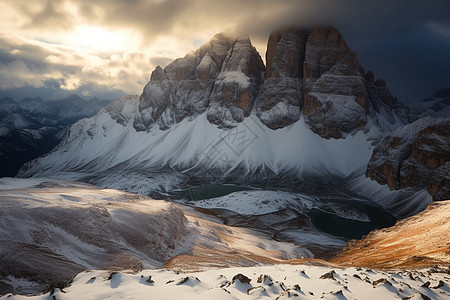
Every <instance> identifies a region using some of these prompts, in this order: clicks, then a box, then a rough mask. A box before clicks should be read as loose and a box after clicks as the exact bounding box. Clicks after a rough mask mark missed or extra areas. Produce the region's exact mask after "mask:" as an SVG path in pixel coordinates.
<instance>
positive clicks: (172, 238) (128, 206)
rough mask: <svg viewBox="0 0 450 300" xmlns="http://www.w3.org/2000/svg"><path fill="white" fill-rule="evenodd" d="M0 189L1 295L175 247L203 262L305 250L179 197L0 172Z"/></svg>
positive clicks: (279, 258)
mask: <svg viewBox="0 0 450 300" xmlns="http://www.w3.org/2000/svg"><path fill="white" fill-rule="evenodd" d="M0 197H1V199H2V209H1V210H0V228H1V230H0V237H1V238H0V245H1V246H0V266H1V270H0V297H1V295H4V294H6V293H13V292H14V293H21V294H30V293H35V294H37V293H41V292H43V291H51V290H52V288H54V287H56V286H58V287H62V286H65V285H66V283H67V282H68V281H70V280H71V279H72V278H73V277H74V276H75V275H76V274H77V273H79V272H82V271H85V270H92V269H103V270H115V271H119V270H133V271H134V272H137V271H140V270H142V269H143V268H162V267H163V265H164V264H165V263H167V262H168V261H169V260H170V259H171V258H173V257H175V256H177V255H180V254H183V255H191V256H192V257H195V258H196V261H198V262H200V261H202V262H203V267H204V268H205V267H207V266H216V267H218V266H222V267H230V266H251V265H255V264H258V263H268V262H270V263H283V262H284V263H289V260H290V259H300V258H304V257H310V256H311V253H310V252H309V251H308V250H306V249H305V248H303V247H301V246H298V245H295V244H293V243H284V242H279V241H274V240H273V239H272V237H271V236H270V235H268V234H266V233H263V232H259V231H256V230H251V229H242V228H237V227H230V226H227V225H224V224H221V223H220V222H217V221H211V217H210V216H208V215H206V214H203V213H200V212H194V211H193V210H190V209H189V208H188V207H185V206H183V205H181V204H174V203H170V202H166V201H161V200H154V199H151V198H149V197H146V196H140V195H136V194H129V193H126V192H123V191H118V190H107V189H101V188H98V187H95V186H91V185H88V184H82V183H74V182H68V181H58V180H46V179H16V178H1V179H0ZM224 257H226V258H227V259H225V260H224ZM173 263H174V262H172V264H173ZM194 265H195V264H192V265H191V266H190V267H191V268H194ZM201 265H202V264H201V263H199V264H198V265H197V268H201ZM180 267H181V265H180ZM187 267H188V266H187ZM187 267H185V268H187ZM87 298H89V297H87Z"/></svg>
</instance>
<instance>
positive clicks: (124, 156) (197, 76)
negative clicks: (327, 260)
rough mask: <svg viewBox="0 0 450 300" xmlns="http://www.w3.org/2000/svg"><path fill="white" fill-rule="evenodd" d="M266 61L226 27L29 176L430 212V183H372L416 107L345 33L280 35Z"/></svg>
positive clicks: (83, 128)
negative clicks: (287, 193)
mask: <svg viewBox="0 0 450 300" xmlns="http://www.w3.org/2000/svg"><path fill="white" fill-rule="evenodd" d="M266 63H267V66H266V67H265V66H264V64H263V62H262V60H261V58H260V56H259V54H258V53H257V51H256V50H255V48H254V47H253V46H252V45H251V42H250V40H249V39H248V37H242V36H239V37H233V36H228V35H226V34H217V35H215V36H214V37H213V38H212V39H211V40H210V41H209V42H207V43H206V44H205V45H203V46H201V47H200V48H199V49H197V50H195V51H192V52H189V53H188V54H186V56H185V57H183V58H179V59H176V60H174V61H173V62H172V63H170V64H169V65H168V66H166V67H165V68H164V69H163V68H161V67H159V66H158V67H157V68H156V69H155V70H154V71H153V72H152V74H151V79H150V81H149V82H148V84H147V85H146V86H145V88H144V90H143V93H142V94H141V95H140V96H128V97H125V98H122V99H119V100H117V101H115V102H113V103H111V104H110V105H108V106H107V107H105V108H102V109H100V111H99V113H98V114H97V115H95V116H94V117H92V118H90V119H84V120H81V121H79V122H77V123H76V124H74V125H73V126H72V127H71V128H70V130H69V131H68V133H67V135H66V137H65V138H64V140H63V141H62V142H61V143H60V144H59V145H58V147H56V148H55V149H54V150H53V151H52V152H51V153H49V154H48V155H46V156H43V157H41V158H39V159H37V160H34V161H32V162H30V163H27V164H26V165H24V166H23V168H22V169H21V170H20V172H19V176H23V177H28V176H46V177H56V178H62V179H76V180H81V181H85V182H89V183H93V184H96V185H99V186H102V187H113V188H120V189H125V190H127V191H133V192H139V193H144V194H149V193H151V194H153V195H155V193H159V194H161V193H162V194H166V195H167V192H168V191H171V190H174V189H177V188H180V187H182V188H183V187H189V186H190V185H198V184H202V183H210V182H217V183H235V184H239V185H252V186H256V187H259V188H272V189H276V188H283V189H290V190H296V191H297V192H303V193H306V194H308V195H318V194H320V196H321V197H322V196H325V195H327V196H328V197H335V196H337V195H340V196H342V197H343V198H353V199H364V200H371V201H376V202H377V203H379V204H380V205H382V206H383V207H384V208H385V209H387V210H388V211H389V212H390V213H392V214H393V215H395V216H396V217H405V216H410V215H412V214H414V213H417V212H418V211H420V210H423V209H425V208H426V206H427V205H428V204H429V203H430V201H431V196H430V195H429V194H427V193H422V191H421V190H417V189H404V190H402V192H396V191H389V188H388V189H387V190H386V189H385V187H383V186H382V185H379V184H377V183H375V184H372V183H370V184H369V183H367V180H366V178H365V173H366V169H367V164H368V162H369V160H370V159H371V157H372V155H373V153H372V152H373V149H374V147H375V145H376V144H377V143H378V142H379V141H380V140H381V139H382V138H383V137H384V136H385V135H386V134H388V133H390V132H392V131H393V130H395V129H397V128H399V127H401V126H403V125H405V121H407V117H408V110H407V108H406V107H405V106H404V105H402V104H401V103H399V102H397V101H396V99H395V98H394V97H393V96H392V95H391V93H390V91H389V89H388V87H387V85H386V83H385V81H384V80H382V79H375V76H374V74H373V73H372V72H370V71H368V72H365V71H364V69H363V67H362V66H361V65H360V63H359V62H358V60H357V57H356V54H355V53H354V52H352V51H351V50H350V48H349V47H348V45H347V44H346V42H345V40H344V39H343V37H342V36H341V34H340V33H339V32H338V31H337V30H336V29H334V28H313V29H310V30H299V29H287V30H283V31H279V32H274V33H272V34H271V35H270V37H269V40H268V44H267V53H266ZM369 181H370V180H369ZM377 194H378V195H384V196H383V197H377V198H376V199H373V197H374V195H377ZM400 199H402V200H401V202H402V203H404V201H410V202H411V203H410V204H408V205H399V201H400Z"/></svg>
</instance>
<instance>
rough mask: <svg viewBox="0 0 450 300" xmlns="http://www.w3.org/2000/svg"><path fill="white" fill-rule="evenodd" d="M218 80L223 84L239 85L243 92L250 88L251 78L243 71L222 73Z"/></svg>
mask: <svg viewBox="0 0 450 300" xmlns="http://www.w3.org/2000/svg"><path fill="white" fill-rule="evenodd" d="M217 80H222V81H223V83H238V84H239V87H240V88H241V90H244V89H247V88H249V87H250V78H249V77H248V76H247V75H245V74H244V73H242V72H241V71H225V72H221V73H220V74H219V77H218V78H217Z"/></svg>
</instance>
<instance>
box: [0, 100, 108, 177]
mask: <svg viewBox="0 0 450 300" xmlns="http://www.w3.org/2000/svg"><path fill="white" fill-rule="evenodd" d="M109 102H110V101H107V100H99V99H97V98H93V99H91V100H83V99H81V98H80V97H79V96H77V95H71V96H69V97H66V98H64V99H60V100H54V101H48V100H43V99H42V98H39V97H37V98H25V99H23V100H22V101H20V102H16V101H14V100H13V99H11V98H8V97H3V98H1V99H0V164H1V165H2V168H1V170H0V177H2V176H14V175H15V174H16V173H17V171H18V169H19V168H20V166H21V165H22V164H23V163H25V162H27V161H30V160H32V159H34V158H36V157H38V156H40V155H42V154H45V153H48V152H49V151H50V150H52V149H53V148H54V147H55V146H56V145H57V144H58V143H59V142H60V141H61V139H62V138H63V137H64V133H65V130H66V129H67V126H70V125H72V124H73V123H75V122H76V121H78V120H80V119H82V118H86V117H92V116H93V115H95V114H96V113H97V111H98V109H99V108H100V107H102V106H104V105H106V104H108V103H109Z"/></svg>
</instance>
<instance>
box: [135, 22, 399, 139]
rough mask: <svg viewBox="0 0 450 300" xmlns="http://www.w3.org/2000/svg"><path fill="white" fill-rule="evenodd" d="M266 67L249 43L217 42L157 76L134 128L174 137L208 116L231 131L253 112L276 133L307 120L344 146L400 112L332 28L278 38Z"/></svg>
mask: <svg viewBox="0 0 450 300" xmlns="http://www.w3.org/2000/svg"><path fill="white" fill-rule="evenodd" d="M266 62H267V69H266V68H265V66H264V64H263V62H262V60H261V57H260V56H259V54H258V52H257V51H256V49H255V48H254V47H253V46H252V44H251V41H250V39H249V38H248V37H247V36H240V37H233V36H230V35H227V34H224V33H219V34H216V35H215V36H214V37H212V38H211V40H210V41H209V42H207V43H205V44H204V45H203V46H201V47H200V48H199V49H197V50H195V51H191V52H189V53H188V54H186V56H184V57H183V58H179V59H176V60H174V61H173V62H172V63H170V64H169V65H168V66H166V67H165V68H164V69H163V68H161V67H159V66H158V67H157V68H156V69H155V70H154V71H153V73H152V75H151V79H150V82H149V83H148V84H147V85H146V87H145V88H144V91H143V93H142V95H141V97H140V104H139V112H140V114H139V115H138V116H136V117H135V120H134V126H135V128H136V129H137V130H138V131H140V130H149V128H150V127H151V126H152V125H153V124H155V123H156V124H157V125H158V126H159V128H160V129H168V128H169V127H171V126H172V125H173V124H175V123H178V122H180V121H181V120H183V119H185V118H195V117H196V116H198V115H200V114H202V113H204V112H206V114H207V119H208V121H209V122H210V123H212V124H215V125H217V126H218V127H227V128H230V127H234V126H236V124H237V123H239V122H242V121H243V120H244V118H245V117H247V116H249V115H250V112H251V111H252V110H253V108H255V111H256V115H257V117H258V118H259V119H260V120H261V122H262V123H264V124H265V125H266V126H267V127H269V128H271V129H278V128H283V127H285V126H287V125H289V124H292V123H294V122H296V121H298V120H299V119H300V117H301V116H302V115H303V116H304V118H305V121H306V123H307V124H308V125H309V126H310V128H311V129H312V130H313V131H314V132H315V133H316V134H319V135H320V136H322V137H325V138H342V137H344V136H346V135H347V134H349V133H351V132H354V131H357V130H360V129H362V128H364V126H366V124H367V120H368V117H369V116H372V117H373V116H375V115H376V113H378V112H380V108H381V107H382V106H386V107H392V106H393V105H394V98H393V97H392V95H391V94H390V92H389V89H388V88H387V86H386V84H385V82H384V81H383V80H379V79H378V80H375V76H374V75H373V73H372V72H368V73H365V71H364V69H363V68H362V66H361V65H360V64H359V62H358V60H357V57H356V54H355V53H354V52H352V51H351V50H350V48H349V47H348V46H347V44H346V42H345V40H344V39H343V37H342V35H341V34H340V33H339V32H338V31H337V30H336V29H335V28H333V27H317V28H312V29H298V28H289V29H285V30H280V31H276V32H274V33H272V34H271V35H270V36H269V40H268V43H267V52H266ZM388 114H389V112H388ZM391 114H392V113H391ZM388 119H389V120H391V121H393V120H394V119H395V118H394V117H393V116H390V117H389V118H388Z"/></svg>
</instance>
